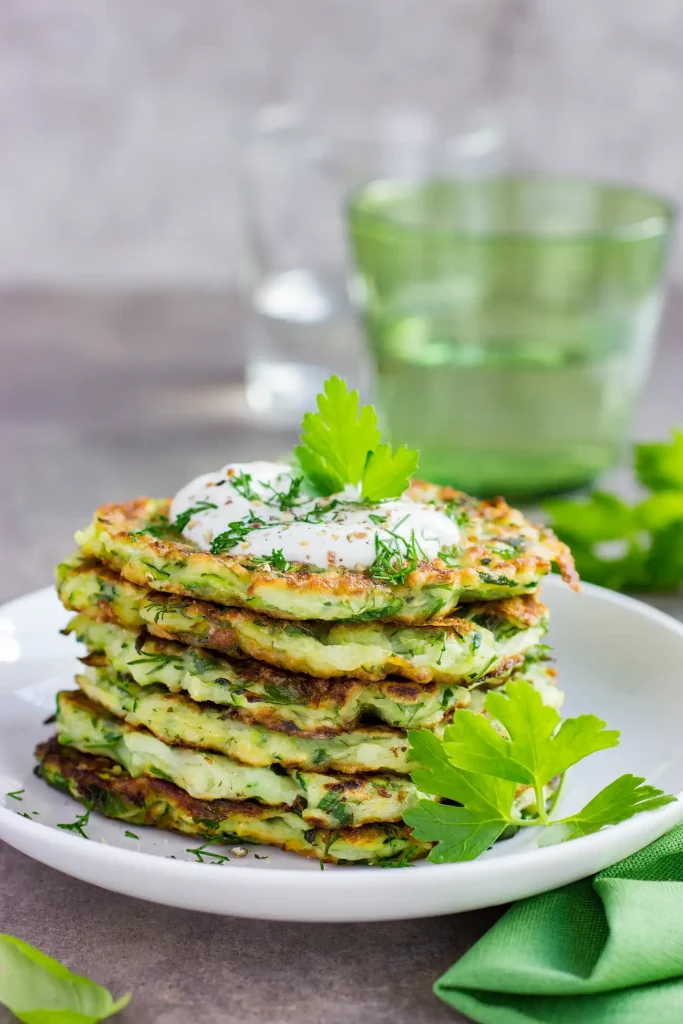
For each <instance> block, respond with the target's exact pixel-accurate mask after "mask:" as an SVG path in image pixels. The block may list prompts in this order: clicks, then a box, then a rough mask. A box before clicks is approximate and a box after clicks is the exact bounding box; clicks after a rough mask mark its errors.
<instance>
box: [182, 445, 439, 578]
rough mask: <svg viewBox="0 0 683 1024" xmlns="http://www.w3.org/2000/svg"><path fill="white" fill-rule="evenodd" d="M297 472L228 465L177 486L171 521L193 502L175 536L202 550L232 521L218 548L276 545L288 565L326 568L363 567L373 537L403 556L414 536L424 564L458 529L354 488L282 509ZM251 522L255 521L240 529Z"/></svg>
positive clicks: (265, 551)
mask: <svg viewBox="0 0 683 1024" xmlns="http://www.w3.org/2000/svg"><path fill="white" fill-rule="evenodd" d="M297 475H298V474H297V473H296V471H295V470H293V469H292V468H291V467H290V466H285V465H282V464H281V463H277V462H246V463H231V464H230V465H228V466H225V467H224V468H223V469H222V470H221V471H220V472H219V473H207V474H206V475H204V476H199V477H197V479H196V480H193V481H192V482H191V483H189V484H187V486H186V487H183V488H182V489H181V490H180V491H178V493H177V494H176V496H175V498H174V499H173V502H172V504H171V522H173V521H175V520H176V519H177V518H178V516H179V515H180V514H181V513H182V512H185V511H187V510H188V509H190V508H195V507H196V506H200V509H198V510H197V511H195V512H194V514H193V516H192V518H191V519H190V521H189V522H188V524H187V526H186V527H185V529H184V530H183V535H184V536H185V537H187V539H188V540H190V541H192V542H193V543H194V544H196V545H197V546H198V547H199V548H202V549H203V550H204V551H210V550H211V544H212V542H213V541H214V540H215V538H217V537H218V536H219V535H220V534H222V533H225V532H226V531H230V527H231V524H236V525H237V530H235V529H234V528H233V530H232V532H231V537H230V539H231V543H230V545H229V546H225V547H224V548H223V550H224V551H225V552H226V553H227V552H229V553H230V554H235V555H254V556H267V555H270V554H271V553H272V552H273V551H277V550H281V551H282V555H283V557H284V558H285V559H286V560H287V561H288V562H304V563H306V564H308V565H314V566H317V567H318V568H323V569H324V568H327V567H328V566H330V565H339V566H343V567H345V568H348V569H358V570H361V569H367V568H368V566H370V565H372V563H373V562H374V561H375V558H376V556H377V544H378V541H379V542H383V543H384V544H386V545H388V547H389V548H390V550H391V551H392V552H394V553H396V554H398V555H401V556H403V557H405V556H406V555H407V554H408V553H409V546H410V545H412V543H413V540H414V541H415V545H416V548H417V554H418V558H419V559H423V558H424V559H425V560H427V561H432V560H433V559H435V558H436V557H437V555H438V553H439V551H440V550H441V549H442V548H449V547H451V546H453V545H455V544H457V543H458V538H459V530H458V527H457V525H456V523H454V522H453V520H452V519H450V518H449V517H448V516H447V515H446V513H445V512H443V511H441V510H440V509H438V508H435V507H434V506H433V505H427V504H424V503H422V502H416V501H412V500H410V499H409V498H395V499H392V500H390V501H383V502H381V503H379V504H377V505H366V504H364V503H362V502H361V500H360V498H359V495H358V492H357V490H356V489H355V488H353V487H347V488H346V489H345V490H344V491H343V492H342V493H340V494H336V495H331V497H329V498H309V497H306V496H305V495H303V496H302V495H299V496H298V497H296V498H295V499H294V503H293V507H292V508H287V507H282V506H283V505H285V506H286V503H285V502H283V500H282V498H281V497H280V496H281V495H283V494H285V495H286V494H287V493H288V492H289V489H290V486H291V484H292V480H293V479H294V477H295V476H297ZM205 505H208V506H209V507H208V508H204V507H202V506H205ZM211 506H215V507H211ZM254 520H257V521H258V523H260V524H261V525H259V526H256V524H255V528H253V529H249V530H248V531H246V530H244V529H242V527H244V526H248V525H249V523H250V522H254ZM302 520H304V521H302ZM240 533H243V534H244V536H243V537H240V536H239V534H240ZM392 534H393V536H392ZM398 538H402V540H401V539H398ZM404 542H405V543H404ZM380 547H381V544H380Z"/></svg>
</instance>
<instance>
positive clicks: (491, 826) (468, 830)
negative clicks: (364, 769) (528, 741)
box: [403, 730, 516, 864]
mask: <svg viewBox="0 0 683 1024" xmlns="http://www.w3.org/2000/svg"><path fill="white" fill-rule="evenodd" d="M408 738H409V740H410V756H411V758H412V759H413V760H416V761H418V762H419V763H420V764H421V765H422V766H423V767H422V768H421V769H417V770H415V771H414V772H412V774H411V778H412V780H413V782H414V783H415V785H416V786H417V787H418V789H419V790H420V791H421V792H422V793H433V794H434V795H435V796H441V797H442V798H445V799H448V800H454V801H455V802H456V803H460V804H462V805H463V806H462V807H453V806H451V805H449V804H438V803H434V801H432V800H420V801H419V802H418V805H417V807H414V808H412V809H411V810H409V811H406V812H405V814H404V816H403V820H404V821H405V822H406V824H407V825H410V826H411V827H412V828H413V830H414V835H415V838H416V839H424V840H427V841H432V842H436V843H437V845H436V846H435V847H434V849H433V850H432V851H431V852H430V854H429V860H431V861H432V862H433V863H436V864H443V863H446V862H447V861H454V860H474V858H475V857H478V856H479V855H480V854H481V853H483V852H484V850H487V849H488V847H489V846H490V845H491V844H492V843H494V842H495V841H496V839H498V837H499V836H500V835H501V833H502V832H504V831H505V829H506V828H507V826H508V825H509V824H510V823H511V822H512V821H513V819H512V815H511V812H512V802H513V800H514V798H515V789H516V786H515V784H514V783H513V782H507V781H505V780H502V779H494V778H490V777H489V776H486V775H477V774H472V773H470V772H463V771H460V770H459V769H458V768H456V767H455V766H454V765H453V764H452V762H451V761H450V760H449V758H448V756H447V754H446V750H445V748H444V744H443V743H442V742H441V741H440V740H439V739H438V738H437V737H436V736H435V735H434V734H433V733H431V732H429V731H428V730H420V731H411V732H409V733H408Z"/></svg>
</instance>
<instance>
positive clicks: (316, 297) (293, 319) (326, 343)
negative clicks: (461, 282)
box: [239, 105, 500, 424]
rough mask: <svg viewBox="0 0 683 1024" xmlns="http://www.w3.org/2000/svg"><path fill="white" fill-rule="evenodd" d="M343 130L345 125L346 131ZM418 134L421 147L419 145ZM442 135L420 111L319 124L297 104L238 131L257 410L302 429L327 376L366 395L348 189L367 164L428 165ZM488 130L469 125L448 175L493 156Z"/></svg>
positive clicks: (456, 141) (263, 114)
mask: <svg viewBox="0 0 683 1024" xmlns="http://www.w3.org/2000/svg"><path fill="white" fill-rule="evenodd" d="M349 125H350V127H348V126H349ZM418 136H419V145H418V144H417V137H418ZM437 138H438V139H439V146H441V145H442V141H441V138H440V137H439V136H438V133H437V132H436V131H435V129H434V126H433V123H432V121H431V120H430V119H429V118H427V117H426V116H425V115H423V114H419V113H416V112H409V113H402V112H396V111H390V112H384V111H380V112H377V113H376V114H374V115H372V116H371V117H367V116H366V117H365V119H364V128H363V130H362V131H359V123H358V119H357V118H350V117H349V116H348V114H346V115H342V114H341V113H338V114H336V115H334V116H329V117H328V118H327V120H326V122H325V123H324V124H323V123H322V122H321V121H320V120H319V119H318V118H316V117H315V116H314V115H313V114H312V113H311V112H310V111H306V110H304V109H302V108H300V107H298V106H293V105H289V106H278V107H268V108H264V109H263V110H261V111H260V112H259V113H258V114H257V115H256V117H255V118H253V119H252V120H251V121H250V122H249V123H248V124H247V125H246V126H244V129H243V131H242V133H241V137H240V144H239V152H240V172H241V173H240V180H241V206H242V213H243V221H244V228H245V237H246V242H247V249H248V257H249V271H248V273H249V279H248V282H247V290H248V292H249V296H250V304H251V316H250V323H249V328H248V331H249V333H248V338H247V346H248V347H247V357H246V385H247V401H248V402H249V404H250V406H251V407H252V408H253V409H254V410H255V411H257V412H259V413H262V414H265V415H268V416H269V417H270V418H271V419H276V420H277V421H279V422H282V423H287V422H289V423H292V424H298V423H299V422H300V420H301V415H302V413H303V412H304V411H306V410H307V409H310V408H313V407H314V405H315V398H316V395H317V394H318V392H319V391H320V390H321V385H322V383H323V382H324V380H325V379H326V377H328V376H329V375H330V374H331V373H337V374H339V375H340V376H342V377H344V378H345V379H346V380H347V381H348V382H349V383H350V384H351V385H353V386H355V387H358V388H359V389H360V391H361V392H362V393H363V392H365V393H366V394H367V393H368V392H369V386H368V385H369V365H368V359H367V351H366V345H365V342H364V339H363V331H362V327H361V326H360V324H359V322H358V317H357V313H356V310H355V308H354V304H353V302H352V300H351V297H350V281H349V278H350V273H349V269H350V264H351V261H350V258H349V254H348V238H347V233H346V225H345V219H344V209H345V198H346V195H347V194H348V190H349V188H350V187H352V186H353V185H356V184H358V182H359V181H361V180H367V177H365V178H364V177H363V176H364V174H365V169H366V165H367V162H366V156H367V154H368V153H369V152H372V159H373V161H374V162H375V163H374V165H375V166H377V163H376V154H377V152H380V153H381V154H382V161H383V162H382V165H383V166H386V167H387V168H390V169H391V170H392V172H394V171H396V168H397V166H398V167H399V169H400V168H403V167H405V161H406V159H407V160H408V162H409V164H410V166H411V167H412V166H413V165H414V162H415V159H416V156H417V159H418V160H423V159H426V158H428V156H429V154H430V153H431V152H432V150H433V148H434V143H435V140H436V139H437ZM499 147H500V139H499V137H498V135H497V134H496V133H495V132H489V133H488V134H487V132H486V131H484V132H483V133H482V132H480V131H479V130H478V129H477V130H472V129H468V130H467V131H461V132H460V133H459V134H458V133H456V135H455V136H454V138H452V139H450V140H449V151H450V155H451V161H450V163H449V168H450V170H451V171H452V172H454V173H456V174H457V173H459V172H460V170H461V169H462V168H465V169H466V170H468V171H470V172H474V173H476V172H481V170H482V169H488V170H489V171H490V170H491V168H492V165H491V164H490V163H487V162H486V159H487V157H488V155H489V154H491V153H492V152H497V151H498V149H499Z"/></svg>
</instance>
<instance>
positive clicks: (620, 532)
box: [544, 430, 683, 591]
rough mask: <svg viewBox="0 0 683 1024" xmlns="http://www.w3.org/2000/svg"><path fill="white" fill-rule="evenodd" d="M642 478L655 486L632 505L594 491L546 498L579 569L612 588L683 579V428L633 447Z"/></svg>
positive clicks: (667, 586) (666, 585) (659, 585)
mask: <svg viewBox="0 0 683 1024" xmlns="http://www.w3.org/2000/svg"><path fill="white" fill-rule="evenodd" d="M634 459H635V471H636V475H637V477H638V480H639V482H640V483H641V484H642V485H643V486H645V487H648V488H650V490H651V491H652V492H653V493H652V494H650V495H649V496H647V497H646V498H645V499H644V500H643V501H641V502H639V503H635V504H632V505H629V504H627V503H626V502H624V501H621V500H620V499H619V498H618V497H616V496H615V495H613V494H605V493H604V492H602V491H594V492H593V493H592V494H591V495H590V496H589V497H588V499H586V500H584V501H572V500H569V499H564V498H556V499H554V500H551V501H548V502H546V504H545V506H544V507H545V509H546V511H547V512H548V513H550V516H551V521H550V525H551V526H552V528H553V529H554V530H555V532H556V533H557V535H558V536H559V537H560V539H561V540H564V541H566V543H567V544H569V545H570V547H571V549H572V554H573V555H574V559H575V561H576V568H577V570H578V572H579V575H580V576H581V577H582V578H583V579H585V580H588V581H590V582H591V583H599V584H601V585H602V586H604V587H610V588H611V589H613V590H655V591H656V590H673V589H675V588H676V587H678V586H680V585H681V584H682V583H683V431H680V430H677V431H674V434H673V439H672V441H671V442H670V443H668V444H666V443H662V444H639V445H636V446H635V449H634Z"/></svg>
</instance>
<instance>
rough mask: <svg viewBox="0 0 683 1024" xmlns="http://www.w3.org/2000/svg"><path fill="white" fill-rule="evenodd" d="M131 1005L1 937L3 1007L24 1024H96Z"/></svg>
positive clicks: (27, 947)
mask: <svg viewBox="0 0 683 1024" xmlns="http://www.w3.org/2000/svg"><path fill="white" fill-rule="evenodd" d="M129 1002H130V995H125V996H122V997H121V998H120V999H117V1000H116V1002H114V1000H113V999H112V996H111V994H110V992H108V990H107V989H106V988H103V987H102V986H101V985H96V984H95V982H94V981H90V980H89V979H88V978H83V977H81V976H80V975H78V974H72V973H71V971H69V970H68V969H67V968H66V967H65V966H64V965H63V964H61V963H60V962H59V961H58V960H53V959H52V957H49V956H46V955H45V953H41V952H40V950H39V949H35V948H34V947H33V946H30V945H29V944H28V942H22V941H21V939H16V938H14V936H13V935H0V1006H5V1007H6V1008H7V1009H8V1010H9V1011H10V1012H11V1013H13V1014H14V1016H15V1017H16V1018H17V1020H20V1021H23V1022H24V1024H38V1022H44V1024H47V1022H48V1021H53V1020H54V1021H62V1022H63V1024H67V1022H68V1021H81V1022H83V1024H97V1022H98V1021H101V1020H105V1018H108V1017H112V1016H113V1015H114V1014H115V1013H118V1012H119V1010H122V1009H123V1008H124V1006H127V1005H128V1003H129Z"/></svg>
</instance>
